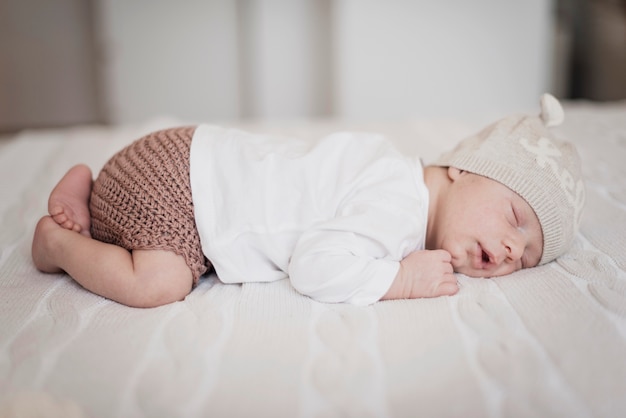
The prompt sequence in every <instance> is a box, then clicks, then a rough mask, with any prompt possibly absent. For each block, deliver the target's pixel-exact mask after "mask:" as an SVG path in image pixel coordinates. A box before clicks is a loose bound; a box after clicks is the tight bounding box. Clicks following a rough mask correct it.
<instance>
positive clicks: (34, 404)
mask: <svg viewBox="0 0 626 418" xmlns="http://www.w3.org/2000/svg"><path fill="white" fill-rule="evenodd" d="M178 122H179V121H175V120H157V121H152V122H150V123H146V124H144V125H141V126H126V127H114V128H101V127H80V128H71V129H58V130H44V131H27V132H23V133H21V134H18V135H15V136H14V137H12V138H10V139H8V140H3V141H0V225H1V227H0V416H2V417H4V416H9V417H13V416H16V417H17V416H20V417H21V416H59V417H61V416H62V417H80V416H90V417H205V416H213V417H250V416H254V417H258V416H266V417H319V416H324V417H334V416H353V417H366V416H376V417H404V416H424V417H440V416H463V417H508V416H533V417H552V416H562V417H592V416H594V417H595V416H597V417H600V416H601V417H618V416H624V413H626V360H625V359H626V180H625V179H626V103H621V104H610V105H591V104H584V103H582V104H575V103H570V104H566V122H565V125H564V126H563V128H562V129H561V133H562V135H563V136H565V137H568V138H570V139H571V140H572V141H573V142H575V143H576V144H577V145H578V147H579V150H580V153H581V155H582V158H583V162H584V173H585V176H586V179H587V182H586V185H587V196H588V204H587V207H586V209H585V213H584V216H583V223H582V230H581V233H580V234H579V236H578V238H577V241H576V243H575V246H574V248H573V249H572V250H571V252H570V253H569V254H567V255H566V256H564V257H562V258H561V259H559V260H558V261H557V262H554V263H551V264H549V265H546V266H543V267H539V268H535V269H530V270H525V271H521V272H518V273H516V274H513V275H511V276H508V277H502V278H496V279H492V280H484V279H469V278H466V277H459V282H460V284H461V290H460V292H459V293H458V295H456V296H453V297H443V298H437V299H422V300H411V301H390V302H380V303H377V304H374V305H372V306H369V307H365V308H359V307H353V306H349V305H331V304H322V303H317V302H314V301H312V300H311V299H308V298H306V297H303V296H301V295H299V294H297V293H296V292H295V291H294V290H293V289H292V288H291V287H290V285H289V282H288V281H281V282H276V283H270V284H245V285H224V284H221V283H220V282H218V281H217V279H216V278H215V277H209V278H207V279H204V280H202V281H201V283H200V285H199V286H198V287H197V288H196V289H195V290H194V291H193V292H192V293H191V294H190V295H189V296H188V297H187V298H186V300H184V301H183V302H178V303H174V304H171V305H168V306H163V307H160V308H156V309H148V310H141V309H132V308H128V307H125V306H122V305H119V304H117V303H114V302H111V301H108V300H105V299H103V298H101V297H99V296H96V295H93V294H91V293H89V292H87V291H85V290H84V289H82V288H81V287H80V286H79V285H77V284H76V283H75V282H74V281H72V280H71V279H70V278H69V277H68V276H66V275H62V274H58V275H46V274H42V273H39V272H38V271H37V270H36V269H35V268H34V266H33V264H32V262H31V259H30V245H31V239H32V234H33V229H34V226H35V224H36V222H37V220H38V218H39V217H40V216H42V215H43V214H45V211H46V202H47V197H48V194H49V192H50V190H51V189H52V187H53V186H54V184H55V183H56V181H58V179H59V178H60V177H61V176H62V174H63V173H64V172H65V171H66V170H67V169H68V168H69V167H70V166H71V165H73V164H75V163H78V162H86V163H87V164H89V165H90V166H91V167H92V168H93V169H94V170H98V169H99V168H100V167H101V166H102V164H104V162H105V161H106V159H107V158H108V157H109V156H110V155H112V154H113V152H115V151H117V150H118V149H119V148H121V147H122V146H123V145H125V144H127V143H129V142H130V141H131V140H133V139H135V138H137V137H139V136H140V135H141V134H144V133H147V132H149V131H152V130H154V129H157V128H161V127H166V126H171V125H173V124H177V123H178ZM484 122H488V120H486V119H485V120H482V121H471V122H468V121H465V122H461V121H427V120H415V121H407V122H402V123H385V124H369V125H367V126H365V125H360V126H355V125H350V124H347V123H339V122H323V121H318V122H294V123H290V124H287V123H283V124H273V125H271V124H269V125H261V124H238V125H237V126H238V127H242V128H244V129H245V128H247V129H250V130H252V131H256V132H274V133H277V134H285V135H297V136H304V137H317V136H319V135H323V134H326V133H329V132H331V131H335V130H338V129H367V130H374V131H377V132H382V133H386V134H388V135H390V136H391V137H392V138H393V139H394V140H395V141H396V142H397V144H398V146H399V147H400V148H401V149H402V150H404V151H406V152H412V153H415V152H419V153H420V154H421V155H422V156H423V158H424V160H425V161H426V162H428V161H430V160H432V159H433V158H435V157H436V156H437V155H438V154H439V153H440V152H442V151H444V150H445V149H447V148H448V147H450V146H451V145H453V144H454V143H456V141H457V140H459V139H461V137H463V136H464V135H466V134H469V133H472V132H473V131H474V130H476V129H478V128H479V127H481V125H482V124H483V123H484ZM88 262H89V260H85V263H88ZM39 413H42V414H43V415H37V414H39Z"/></svg>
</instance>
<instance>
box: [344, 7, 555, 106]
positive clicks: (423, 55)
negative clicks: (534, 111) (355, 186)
mask: <svg viewBox="0 0 626 418" xmlns="http://www.w3.org/2000/svg"><path fill="white" fill-rule="evenodd" d="M335 5H336V9H335V16H334V22H335V27H336V38H335V39H336V44H335V51H334V53H335V67H334V68H335V75H336V83H335V86H336V90H335V96H334V98H335V110H336V113H337V115H338V116H340V117H347V118H379V117H383V118H385V117H388V118H393V117H412V116H416V115H418V116H446V115H454V116H457V115H466V114H471V113H479V112H484V111H486V110H489V111H492V110H493V111H498V110H500V111H509V110H520V108H526V107H531V108H536V106H537V103H538V98H539V96H540V94H541V93H543V92H544V91H546V90H548V89H549V88H550V80H549V79H548V76H549V74H550V69H551V52H552V45H551V42H552V41H551V31H552V22H551V2H549V1H546V0H524V1H514V0H472V1H468V0H446V1H438V2H437V1H430V0H413V1H409V0H406V1H403V0H388V1H384V2H383V1H379V0H342V1H337V2H335Z"/></svg>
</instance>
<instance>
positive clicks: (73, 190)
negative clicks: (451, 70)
mask: <svg viewBox="0 0 626 418" xmlns="http://www.w3.org/2000/svg"><path fill="white" fill-rule="evenodd" d="M92 184H93V180H92V177H91V170H90V169H89V167H87V166H86V165H83V164H80V165H76V166H74V167H72V168H71V169H70V170H69V171H68V172H67V173H66V174H65V176H63V178H62V179H61V181H59V183H57V185H56V187H55V188H54V189H53V190H52V193H50V197H49V198H48V213H49V214H50V216H51V217H52V219H54V221H55V222H56V223H58V224H59V225H61V226H62V227H63V228H65V229H69V230H71V231H76V232H80V233H81V234H83V235H85V236H87V237H89V236H90V231H89V228H90V226H91V217H90V215H89V195H90V193H91V187H92Z"/></svg>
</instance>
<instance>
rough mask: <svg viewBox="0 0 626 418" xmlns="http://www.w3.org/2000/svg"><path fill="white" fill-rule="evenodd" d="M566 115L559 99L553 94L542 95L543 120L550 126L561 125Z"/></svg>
mask: <svg viewBox="0 0 626 418" xmlns="http://www.w3.org/2000/svg"><path fill="white" fill-rule="evenodd" d="M564 117H565V115H564V112H563V108H562V107H561V104H560V103H559V101H558V100H557V99H556V98H555V97H554V96H552V95H551V94H544V95H543V96H541V120H543V123H544V124H545V125H546V126H547V127H548V128H550V127H552V126H559V125H560V124H562V123H563V119H564Z"/></svg>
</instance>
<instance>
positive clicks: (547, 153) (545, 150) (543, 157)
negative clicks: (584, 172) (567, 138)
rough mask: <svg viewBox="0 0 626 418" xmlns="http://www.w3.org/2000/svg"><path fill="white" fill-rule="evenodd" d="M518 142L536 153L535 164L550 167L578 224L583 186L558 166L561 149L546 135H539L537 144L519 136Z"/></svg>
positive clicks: (581, 207)
mask: <svg viewBox="0 0 626 418" xmlns="http://www.w3.org/2000/svg"><path fill="white" fill-rule="evenodd" d="M520 144H521V145H522V146H523V147H524V148H525V149H526V150H527V151H529V152H531V153H533V154H535V155H536V159H535V161H536V162H537V165H538V166H539V167H541V168H544V167H545V166H546V165H547V166H548V167H550V169H551V170H552V172H553V173H554V175H555V177H556V178H557V179H558V180H559V181H560V186H561V189H563V191H564V192H565V196H566V197H567V201H568V202H569V203H570V205H572V207H573V208H574V219H575V220H576V223H577V224H578V225H579V224H580V220H581V214H582V209H583V205H584V201H585V187H584V184H583V182H582V180H578V181H574V177H573V176H572V175H571V173H570V172H569V171H567V169H566V168H562V169H561V168H560V167H559V163H558V161H557V160H556V158H558V157H560V156H561V151H560V150H559V149H558V148H557V147H556V146H555V145H554V144H553V143H552V141H550V139H548V138H546V137H540V138H539V140H538V141H537V145H536V146H535V145H531V144H530V143H529V141H528V140H527V139H526V138H520Z"/></svg>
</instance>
